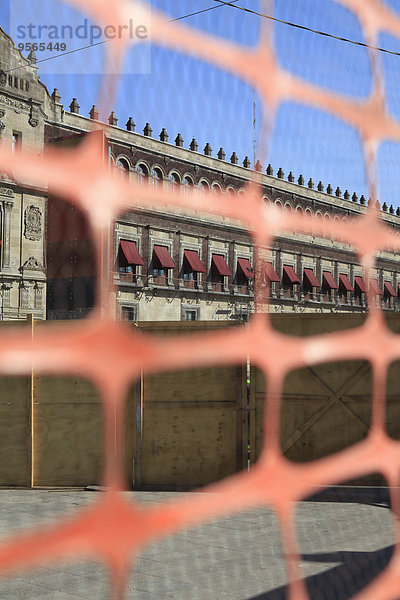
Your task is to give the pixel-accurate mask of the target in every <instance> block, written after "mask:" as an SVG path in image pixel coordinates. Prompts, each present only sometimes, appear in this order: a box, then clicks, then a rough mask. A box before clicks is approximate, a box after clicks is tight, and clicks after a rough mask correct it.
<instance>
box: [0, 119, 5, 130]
mask: <svg viewBox="0 0 400 600" xmlns="http://www.w3.org/2000/svg"><path fill="white" fill-rule="evenodd" d="M5 128H6V124H5V123H4V121H2V120H1V119H0V133H2V132H3V130H4V129H5Z"/></svg>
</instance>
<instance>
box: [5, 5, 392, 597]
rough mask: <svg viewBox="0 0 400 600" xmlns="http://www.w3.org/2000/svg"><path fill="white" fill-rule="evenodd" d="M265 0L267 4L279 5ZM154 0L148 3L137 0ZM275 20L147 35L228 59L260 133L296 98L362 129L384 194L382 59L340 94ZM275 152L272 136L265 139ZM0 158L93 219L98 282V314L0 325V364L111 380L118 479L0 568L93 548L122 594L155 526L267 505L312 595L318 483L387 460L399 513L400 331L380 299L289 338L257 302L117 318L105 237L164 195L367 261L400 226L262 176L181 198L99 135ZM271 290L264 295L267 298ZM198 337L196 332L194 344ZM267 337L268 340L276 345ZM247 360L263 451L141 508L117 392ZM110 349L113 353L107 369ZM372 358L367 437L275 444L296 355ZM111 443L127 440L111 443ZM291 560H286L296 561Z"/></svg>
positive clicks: (113, 17) (298, 590)
mask: <svg viewBox="0 0 400 600" xmlns="http://www.w3.org/2000/svg"><path fill="white" fill-rule="evenodd" d="M337 2H339V3H340V4H342V5H343V6H345V7H347V8H348V9H349V10H350V11H352V12H353V13H354V14H355V15H356V17H357V19H358V20H359V22H360V24H361V26H362V28H363V30H364V32H365V37H366V41H367V42H368V43H369V44H370V45H372V46H376V45H377V38H378V35H379V34H380V33H381V32H387V33H390V34H392V35H395V36H398V37H400V18H399V17H398V16H397V15H396V14H394V13H392V11H391V10H390V9H389V8H388V7H386V6H385V5H383V4H382V3H381V2H379V0H337ZM70 3H71V4H73V5H75V6H76V7H77V8H82V9H83V10H84V11H86V12H89V13H90V14H91V17H92V18H93V20H94V21H96V22H98V23H99V24H100V25H105V24H108V25H110V24H113V22H114V23H115V24H117V23H119V22H124V21H126V18H127V17H128V18H129V17H130V16H131V15H134V14H136V15H137V13H135V11H137V10H138V5H137V4H136V3H133V2H129V1H127V0H113V2H111V3H110V2H106V1H105V0H70ZM265 4H266V5H265V6H264V9H265V10H266V11H267V10H268V11H269V12H270V11H271V8H272V7H271V6H270V3H269V2H268V3H265ZM142 9H143V10H146V7H142ZM271 36H272V27H271V24H270V23H268V22H265V23H263V24H262V32H261V36H260V42H259V44H258V46H257V47H256V48H255V49H249V48H246V47H240V46H239V45H236V44H234V43H230V42H228V41H225V40H222V39H217V38H215V37H212V36H210V35H206V34H204V33H200V32H198V31H196V30H193V29H191V28H190V27H186V26H184V25H182V24H177V23H171V24H165V17H164V16H162V15H161V14H157V13H155V12H154V11H153V14H152V42H153V43H156V44H160V45H165V46H167V47H169V48H173V49H175V50H178V51H180V52H183V53H187V54H191V55H193V56H195V57H197V58H201V59H203V60H205V61H208V62H209V63H212V64H213V65H216V66H219V67H220V68H222V69H225V70H228V71H230V72H231V73H233V74H235V75H236V76H237V77H239V78H241V79H243V80H245V81H246V82H247V83H249V84H250V85H251V86H253V87H254V88H255V89H256V90H257V92H258V93H259V95H260V97H261V98H262V99H263V102H264V109H265V115H266V116H265V139H267V138H268V133H269V132H270V130H271V126H272V124H273V117H274V114H275V113H276V110H277V108H278V107H279V105H280V104H281V103H282V102H284V101H288V100H292V101H296V102H298V103H302V104H305V105H307V106H311V107H314V108H318V109H321V110H323V111H328V112H330V113H332V114H333V115H335V116H336V117H337V118H339V119H341V120H343V121H344V122H346V123H347V124H349V125H351V126H352V127H354V128H355V129H356V130H357V132H358V134H359V137H360V140H361V143H362V146H363V148H364V156H365V163H366V173H367V178H368V186H369V193H370V195H371V197H372V198H376V197H377V178H376V169H375V164H376V161H375V159H376V153H377V150H378V148H379V146H380V144H381V143H382V142H383V141H387V140H391V141H396V142H400V123H399V122H398V121H396V120H395V119H394V118H393V117H391V116H389V114H388V112H387V110H386V106H385V94H384V89H383V84H382V78H381V70H380V65H379V60H378V56H377V54H376V53H374V52H373V51H371V52H370V61H371V67H372V72H373V85H372V91H371V93H370V95H369V97H368V98H367V99H366V100H355V99H353V98H349V97H346V96H342V95H338V94H334V93H332V92H329V91H327V90H326V89H323V88H321V87H318V86H316V85H313V84H310V83H307V82H305V81H303V80H301V79H300V78H297V77H296V76H294V75H292V74H289V73H287V72H286V71H285V70H283V69H282V68H281V67H280V66H279V65H278V63H277V60H276V57H275V54H274V50H273V44H272V37H271ZM129 43H131V42H130V41H127V40H124V39H122V40H118V41H116V42H115V44H108V45H106V52H107V60H109V61H110V64H111V63H113V64H116V62H118V61H122V60H123V58H124V55H125V53H126V51H127V50H128V46H129ZM115 84H116V81H115V78H114V77H112V76H107V77H105V78H104V82H103V88H102V92H101V102H100V103H99V104H100V108H101V112H102V113H103V114H108V112H109V111H110V109H111V108H112V105H113V93H115V89H116V85H115ZM262 150H263V151H264V152H265V148H263V149H262ZM0 165H1V169H2V170H6V171H10V172H11V171H12V176H13V178H14V179H16V180H21V181H29V182H31V183H32V184H34V185H37V186H40V187H44V188H46V187H47V186H48V187H49V188H51V190H52V192H53V193H55V194H57V195H59V196H62V197H63V198H66V199H67V200H69V201H70V202H73V203H75V204H76V205H77V206H78V207H80V209H81V210H82V211H84V212H85V213H86V214H87V216H88V219H89V220H90V224H91V229H92V236H93V240H94V244H95V245H96V252H97V267H98V271H99V273H100V275H101V283H100V288H99V293H98V298H97V306H96V309H95V310H94V311H93V313H92V314H91V315H90V317H89V318H88V319H87V320H85V321H83V322H79V323H73V324H71V325H70V326H69V327H68V328H67V329H66V328H64V327H63V328H62V329H59V328H57V326H54V328H46V330H39V331H38V333H37V335H36V336H35V339H34V340H33V341H32V339H31V336H30V333H29V332H28V331H21V330H20V329H17V330H13V329H12V328H11V327H10V329H9V330H7V331H2V333H1V342H2V343H1V344H0V372H1V373H2V374H29V373H30V370H31V368H32V366H33V368H34V369H35V372H36V373H38V374H41V373H45V374H73V373H75V372H76V371H78V370H79V372H80V373H82V375H83V376H85V377H87V378H88V379H90V380H91V381H93V382H94V383H95V384H96V385H97V386H98V388H99V389H100V390H101V394H102V399H103V402H104V411H105V423H106V425H105V427H106V433H105V448H106V451H105V463H106V464H105V471H104V478H103V481H104V485H105V486H107V488H108V490H109V491H107V492H105V493H104V494H103V495H102V496H101V498H100V500H99V501H98V502H97V503H96V504H95V505H94V506H92V507H90V508H89V509H87V510H86V511H85V512H83V513H80V514H79V515H78V516H76V518H75V519H73V520H69V521H67V522H65V523H64V524H61V525H59V526H56V527H54V528H52V529H44V530H43V529H42V530H41V531H40V535H38V533H32V534H27V535H26V537H25V538H23V539H21V538H19V539H18V540H14V541H13V540H11V541H8V542H7V543H3V544H2V545H1V547H0V572H2V571H6V570H7V569H9V568H11V567H13V568H17V567H19V566H21V567H22V566H26V565H35V564H40V563H43V562H44V561H46V562H47V563H50V562H51V561H55V560H59V559H63V558H65V557H71V556H74V557H76V556H79V555H85V556H87V555H92V556H95V557H98V558H100V559H101V560H102V561H104V562H105V563H106V564H107V565H108V567H109V568H110V570H111V573H112V582H113V594H114V597H115V598H122V597H123V591H124V584H125V582H126V578H127V572H128V564H129V558H130V555H131V553H132V552H133V553H137V552H139V551H140V549H141V548H143V547H144V545H145V544H146V543H148V542H149V541H151V540H154V539H155V538H160V537H162V536H165V535H166V534H168V533H170V532H173V531H178V530H180V529H183V528H187V527H188V526H191V525H194V524H198V523H201V522H204V521H205V520H207V519H210V518H211V517H217V516H218V515H220V514H224V515H225V514H226V513H234V512H238V511H242V510H244V509H247V508H250V507H254V506H261V505H268V506H269V507H273V508H274V509H275V510H276V513H277V515H278V517H279V519H280V524H281V528H282V536H283V542H284V548H285V552H286V555H287V557H288V558H287V566H288V574H289V578H290V598H291V599H292V600H294V599H297V600H303V599H306V598H308V595H307V591H306V589H305V585H304V582H303V581H302V574H301V571H300V570H299V566H298V565H299V562H300V561H299V553H298V545H297V541H296V534H295V527H294V511H295V507H296V503H297V502H298V501H300V500H301V499H303V498H305V497H307V496H309V495H310V493H311V492H312V490H313V489H315V487H316V486H318V485H322V484H324V485H327V484H328V485H329V484H334V483H336V482H338V481H343V480H346V479H350V478H355V477H360V476H363V475H366V474H369V473H374V472H379V473H381V474H382V475H383V476H384V477H385V478H386V479H387V481H388V483H389V485H390V488H391V504H392V511H393V515H394V518H395V519H396V518H397V516H398V515H399V513H400V498H399V495H398V494H399V491H398V490H399V489H400V488H399V487H398V486H399V469H400V442H398V441H394V440H393V439H390V438H389V437H388V435H387V433H386V431H385V381H386V374H387V369H388V366H389V365H390V363H391V362H393V361H394V360H398V359H399V358H400V339H399V338H398V336H397V335H395V334H394V333H392V332H391V331H389V329H388V328H387V327H386V325H385V321H384V319H383V316H382V313H381V311H380V310H379V309H378V307H376V306H374V305H373V302H372V298H370V310H369V314H368V317H367V319H366V321H365V323H364V324H363V325H362V326H360V327H358V328H356V329H352V330H348V331H344V332H340V333H333V334H330V335H321V336H315V337H310V338H305V339H301V338H292V337H290V336H285V335H282V334H280V333H278V332H276V331H275V330H274V329H273V328H272V326H271V324H270V321H269V318H268V315H267V314H262V313H257V314H256V315H254V317H253V318H252V319H251V322H250V325H249V326H248V327H245V328H244V327H243V328H236V329H234V330H232V331H225V332H219V333H214V334H199V335H197V336H196V337H191V338H190V339H188V338H183V339H181V338H176V339H175V338H173V337H171V338H163V339H159V340H157V338H153V337H152V338H151V339H150V338H146V337H145V336H144V335H143V334H140V336H139V335H138V334H137V333H136V332H135V331H132V330H131V329H129V328H128V327H126V326H125V325H124V324H123V323H119V322H115V320H114V318H113V315H114V302H115V296H114V295H113V290H112V286H111V284H110V276H109V273H108V272H107V264H108V260H107V259H108V256H107V247H106V245H103V244H102V240H103V239H105V238H104V236H105V235H106V234H107V232H108V230H109V227H110V223H112V221H113V219H114V218H115V217H116V216H117V214H118V213H119V212H120V211H121V210H122V209H123V208H125V207H126V205H127V204H130V205H132V206H135V203H137V202H138V201H140V205H144V204H145V203H147V204H149V205H153V206H154V205H157V203H165V202H167V203H168V204H169V205H175V206H177V207H182V206H184V207H185V208H186V209H196V210H201V211H204V212H209V213H213V212H214V213H216V212H217V213H218V214H221V215H224V216H227V217H230V218H234V219H237V220H239V221H240V222H241V223H242V225H243V227H244V228H246V229H248V230H249V231H250V232H251V235H252V236H253V241H254V244H255V246H256V247H257V248H259V247H261V246H269V245H270V244H271V243H272V241H273V238H274V236H275V235H276V234H277V232H280V231H287V232H291V231H298V230H308V231H311V230H312V231H313V232H314V233H316V234H320V235H322V236H323V235H327V234H328V233H329V235H331V236H333V237H335V238H336V239H340V240H341V241H343V242H345V243H347V244H349V245H351V246H352V247H353V248H355V249H356V251H357V252H358V255H359V259H360V261H361V264H362V265H363V266H364V268H365V269H367V270H368V269H369V268H371V267H372V266H373V264H374V260H375V257H376V254H377V252H379V251H380V250H382V249H389V250H394V251H400V238H399V237H398V236H397V235H396V233H395V231H394V230H393V229H390V228H389V227H387V226H385V225H384V223H383V222H382V221H381V220H380V219H379V214H378V212H377V211H376V210H375V209H373V208H371V209H370V210H369V211H368V212H367V213H366V214H365V215H363V216H362V217H360V218H358V219H357V220H355V221H353V222H349V221H347V222H344V223H337V222H332V223H329V224H327V223H326V222H321V221H316V220H314V219H312V218H308V217H306V216H304V215H299V214H297V213H296V214H288V213H284V212H283V211H279V210H278V209H276V208H274V207H272V206H264V205H262V204H261V202H260V200H259V196H258V194H257V184H256V182H254V183H253V184H251V185H250V186H249V189H248V198H247V202H246V206H243V205H241V204H240V202H238V203H237V204H234V203H232V201H231V199H230V198H228V197H222V196H221V197H218V200H216V198H215V197H212V198H211V197H210V196H209V195H206V194H202V195H200V194H196V195H194V194H193V195H185V196H180V195H177V194H175V193H174V192H173V191H163V193H162V198H160V197H159V196H157V191H155V190H153V189H151V188H150V187H149V188H146V187H143V186H140V187H139V186H138V185H135V183H134V182H132V183H129V184H128V183H127V182H125V181H123V180H122V179H121V178H118V177H115V176H114V175H113V174H112V173H111V171H110V169H109V168H108V166H106V165H105V164H104V162H103V153H102V147H101V144H100V143H99V141H98V138H97V136H89V137H88V138H87V140H86V142H85V143H83V144H82V145H81V146H80V147H79V148H76V149H74V150H73V152H72V151H68V150H58V151H55V150H51V151H49V152H47V153H46V156H45V157H43V156H37V155H35V154H34V153H32V154H26V153H25V154H22V153H21V154H15V155H12V154H11V153H10V152H9V151H8V150H7V149H5V148H3V147H1V148H0ZM261 293H262V292H261V289H259V290H257V294H261ZM194 342H195V343H194ZM272 348H273V352H272V351H271V349H272ZM248 356H249V357H250V359H251V361H252V363H253V364H255V365H256V366H257V367H259V368H260V369H261V370H262V371H263V372H264V374H265V376H266V378H267V381H268V393H267V398H266V410H265V426H264V427H265V429H264V431H265V443H264V448H263V452H262V455H261V457H260V459H259V461H258V463H257V464H256V465H255V466H254V468H252V470H251V471H250V472H243V473H240V474H237V475H235V476H233V477H230V478H229V479H227V480H225V481H222V482H220V483H218V484H214V485H212V486H210V487H209V488H208V489H209V490H210V491H214V492H218V493H216V494H213V495H209V494H202V495H196V496H194V497H192V498H189V497H185V498H184V499H182V500H178V501H176V502H173V503H169V504H165V505H163V504H160V505H159V506H156V507H151V508H147V507H146V508H145V507H143V506H140V505H138V504H137V505H132V504H131V503H128V502H127V501H126V499H125V498H124V497H123V496H122V495H121V494H120V491H121V490H122V489H123V486H124V483H123V474H122V470H123V469H122V460H121V454H122V453H121V448H122V430H123V427H122V424H123V403H124V399H125V397H126V393H127V390H128V388H129V386H130V384H131V382H132V380H133V379H134V378H135V377H137V376H138V375H139V373H140V371H141V369H143V370H144V372H145V373H149V372H152V373H154V372H158V371H162V370H168V369H171V370H173V369H174V368H175V367H176V365H179V367H180V368H185V367H187V368H189V367H191V366H193V365H196V366H199V365H204V366H205V365H211V364H212V365H218V364H238V363H245V362H246V360H247V357H248ZM110 357H112V358H113V361H112V369H111V368H110ZM339 359H340V360H354V359H357V360H366V361H369V362H370V364H371V366H372V369H373V373H374V387H373V398H372V405H373V411H372V424H371V428H370V432H369V435H368V437H367V439H365V440H364V441H362V442H360V443H358V444H356V445H354V446H353V447H351V448H349V449H347V450H345V451H343V452H340V453H338V454H335V455H333V456H330V457H327V458H325V459H322V460H318V461H315V462H313V463H310V464H306V465H299V464H297V465H295V464H292V463H289V462H288V461H287V460H286V459H285V458H284V456H283V455H282V452H281V449H280V445H279V429H280V428H279V418H280V404H279V401H277V400H276V399H277V398H279V397H280V395H281V390H282V384H283V380H284V377H285V375H286V374H287V373H288V372H289V371H291V370H293V369H297V368H299V367H302V366H305V365H312V364H317V363H322V362H327V361H335V360H339ZM116 440H117V441H116ZM289 557H290V558H289ZM399 590H400V545H399V542H398V541H397V543H396V546H395V552H394V555H393V558H392V560H391V562H390V564H389V566H388V567H387V568H386V569H385V570H384V571H383V573H382V574H381V575H380V576H379V577H378V578H377V579H376V580H375V581H374V582H373V583H372V584H371V585H370V586H369V587H368V588H366V589H365V590H364V591H363V592H362V593H360V594H359V597H360V598H363V599H364V600H368V599H373V600H389V599H392V598H393V599H394V598H396V597H397V596H398V595H399Z"/></svg>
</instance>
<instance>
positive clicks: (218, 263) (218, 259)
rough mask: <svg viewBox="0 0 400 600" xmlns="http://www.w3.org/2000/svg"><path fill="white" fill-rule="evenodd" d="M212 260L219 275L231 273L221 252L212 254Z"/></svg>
mask: <svg viewBox="0 0 400 600" xmlns="http://www.w3.org/2000/svg"><path fill="white" fill-rule="evenodd" d="M212 262H213V264H214V266H215V268H216V269H217V271H218V273H219V274H220V275H232V271H231V270H230V268H229V267H228V265H227V264H226V262H225V258H224V257H223V256H222V254H213V255H212Z"/></svg>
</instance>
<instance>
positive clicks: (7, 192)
mask: <svg viewBox="0 0 400 600" xmlns="http://www.w3.org/2000/svg"><path fill="white" fill-rule="evenodd" d="M0 196H7V198H14V192H13V191H12V189H11V188H7V187H0Z"/></svg>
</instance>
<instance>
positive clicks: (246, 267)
mask: <svg viewBox="0 0 400 600" xmlns="http://www.w3.org/2000/svg"><path fill="white" fill-rule="evenodd" d="M238 265H239V267H240V268H241V269H242V271H243V273H244V275H245V276H246V277H247V278H248V279H254V269H253V267H252V266H251V264H250V261H249V259H248V258H238Z"/></svg>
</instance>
